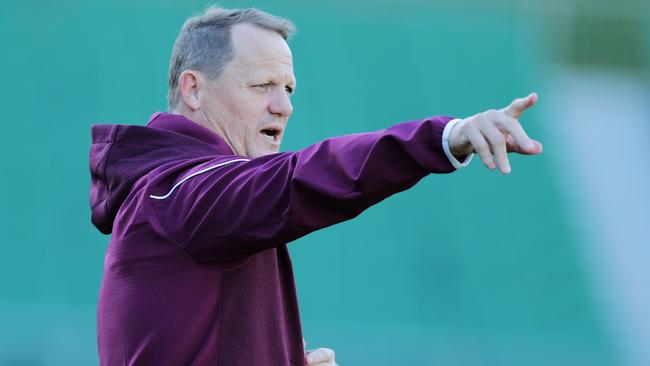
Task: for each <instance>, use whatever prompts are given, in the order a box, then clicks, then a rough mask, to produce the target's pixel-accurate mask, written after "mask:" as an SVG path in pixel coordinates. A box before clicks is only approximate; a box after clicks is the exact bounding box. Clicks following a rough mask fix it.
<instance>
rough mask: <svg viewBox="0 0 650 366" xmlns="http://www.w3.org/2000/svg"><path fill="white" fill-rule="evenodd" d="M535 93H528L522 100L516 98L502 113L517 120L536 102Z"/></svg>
mask: <svg viewBox="0 0 650 366" xmlns="http://www.w3.org/2000/svg"><path fill="white" fill-rule="evenodd" d="M537 98H538V97H537V93H530V94H528V95H527V96H525V97H523V98H517V99H515V100H513V101H512V103H510V105H509V106H507V107H506V108H505V109H504V111H505V113H506V114H507V115H508V116H510V117H512V118H519V117H520V116H521V114H522V113H524V111H525V110H526V109H528V108H530V107H532V106H533V105H535V103H536V102H537Z"/></svg>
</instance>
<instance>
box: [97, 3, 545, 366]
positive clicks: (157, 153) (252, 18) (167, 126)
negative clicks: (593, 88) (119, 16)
mask: <svg viewBox="0 0 650 366" xmlns="http://www.w3.org/2000/svg"><path fill="white" fill-rule="evenodd" d="M292 31H293V25H292V24H291V23H290V22H288V21H286V20H283V19H280V18H277V17H274V16H272V15H270V14H267V13H264V12H261V11H259V10H255V9H246V10H225V9H217V8H210V9H209V10H207V11H206V13H205V14H203V15H200V16H197V17H194V18H190V19H189V20H188V21H187V22H186V23H185V25H184V26H183V28H182V30H181V33H180V35H179V37H178V39H177V40H176V44H175V46H174V50H173V54H172V59H171V65H170V73H169V109H170V111H171V113H156V114H154V116H153V117H152V119H151V120H150V121H149V123H148V125H147V126H146V127H141V126H126V125H97V126H93V128H92V137H93V145H92V148H91V153H90V168H91V173H92V190H91V207H92V221H93V223H94V224H95V225H96V226H97V228H98V229H99V230H100V231H102V232H103V233H106V234H109V233H112V237H111V241H110V245H109V248H108V250H107V252H106V258H105V269H104V277H103V281H102V287H101V291H100V297H99V305H98V343H99V355H100V361H101V364H103V365H118V364H119V365H122V364H129V365H215V364H216V365H303V364H305V363H306V364H308V365H335V360H334V354H333V352H332V351H331V350H327V349H320V350H318V351H315V352H309V353H307V354H306V353H305V351H304V346H303V340H302V333H301V327H300V318H299V313H298V302H297V297H296V293H295V285H294V280H293V272H292V267H291V260H290V258H289V253H288V250H287V246H286V243H288V242H290V241H293V240H295V239H297V238H299V237H301V236H304V235H306V234H308V233H310V232H312V231H314V230H317V229H320V228H324V227H326V226H330V225H333V224H335V223H338V222H341V221H344V220H347V219H350V218H353V217H355V216H357V215H358V214H360V213H361V212H362V211H363V210H364V209H366V208H368V207H369V206H371V205H373V204H375V203H377V202H379V201H381V200H383V199H385V198H386V197H388V196H390V195H392V194H394V193H397V192H400V191H403V190H405V189H407V188H409V187H411V186H413V185H414V184H415V183H416V182H418V181H419V180H420V179H421V178H423V177H425V176H426V175H427V174H429V173H449V172H452V171H454V170H455V168H457V167H460V166H463V165H466V164H467V163H469V160H470V158H471V154H472V153H473V152H474V151H476V152H477V153H478V154H479V155H480V157H481V159H482V160H483V162H484V163H485V165H486V166H488V167H489V168H490V169H495V168H497V167H498V168H499V170H500V171H502V172H503V173H509V172H510V166H509V163H508V158H507V152H508V151H511V152H512V151H514V152H519V153H524V154H539V153H540V152H541V144H539V143H538V142H536V141H533V140H531V139H530V138H529V137H528V136H527V135H526V133H525V132H524V130H523V129H522V128H521V126H520V125H519V123H518V121H517V119H518V118H519V116H520V115H521V113H522V112H523V111H524V110H525V109H527V108H529V107H530V106H532V105H533V104H534V103H535V101H536V99H537V96H536V95H535V94H531V95H529V96H528V97H525V98H521V99H516V100H515V101H513V102H512V103H511V104H510V105H509V106H508V107H506V108H504V109H501V110H490V111H487V112H484V113H479V114H477V115H475V116H472V117H470V118H466V119H456V120H451V118H446V117H433V118H427V119H424V120H417V121H410V122H406V123H401V124H397V125H394V126H392V127H389V128H387V129H385V130H381V131H376V132H370V133H364V134H357V135H350V136H342V137H337V138H332V139H328V140H325V141H323V142H321V143H318V144H315V145H312V146H310V147H307V148H305V149H303V150H300V151H297V152H285V153H279V152H278V151H279V147H280V143H281V142H282V139H283V137H284V132H285V128H286V125H287V122H288V119H289V117H290V116H291V114H292V111H293V109H292V105H291V101H290V99H291V93H292V92H293V91H294V90H295V87H296V81H295V77H294V74H293V63H292V57H291V50H290V49H289V47H288V45H287V43H286V39H287V38H288V36H289V35H290V34H291V32H292Z"/></svg>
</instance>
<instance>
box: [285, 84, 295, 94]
mask: <svg viewBox="0 0 650 366" xmlns="http://www.w3.org/2000/svg"><path fill="white" fill-rule="evenodd" d="M284 90H286V91H287V93H288V94H289V95H291V94H293V88H292V87H290V86H288V85H287V86H286V87H285V88H284Z"/></svg>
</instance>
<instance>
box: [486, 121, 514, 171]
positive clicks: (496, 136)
mask: <svg viewBox="0 0 650 366" xmlns="http://www.w3.org/2000/svg"><path fill="white" fill-rule="evenodd" d="M480 128H481V132H482V133H483V136H484V137H485V139H486V140H487V141H488V144H490V150H492V154H494V158H495V160H496V163H497V166H498V167H499V170H500V171H501V173H503V174H508V173H510V162H509V161H508V152H507V151H506V138H505V136H504V135H503V132H501V131H499V129H498V128H496V126H495V125H494V124H492V123H484V124H482V125H481V127H480Z"/></svg>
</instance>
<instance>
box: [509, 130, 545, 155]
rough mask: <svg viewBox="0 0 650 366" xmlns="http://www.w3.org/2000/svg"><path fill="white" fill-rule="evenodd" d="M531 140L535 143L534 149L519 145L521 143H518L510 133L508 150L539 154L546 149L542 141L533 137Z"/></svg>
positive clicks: (525, 153)
mask: <svg viewBox="0 0 650 366" xmlns="http://www.w3.org/2000/svg"><path fill="white" fill-rule="evenodd" d="M531 142H532V143H533V148H532V149H523V148H521V147H520V146H519V144H517V142H516V141H515V139H514V138H513V137H512V136H511V135H508V137H506V144H507V146H508V152H514V153H517V154H523V155H538V154H541V153H542V151H544V145H542V143H541V142H539V141H537V140H532V139H531Z"/></svg>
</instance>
